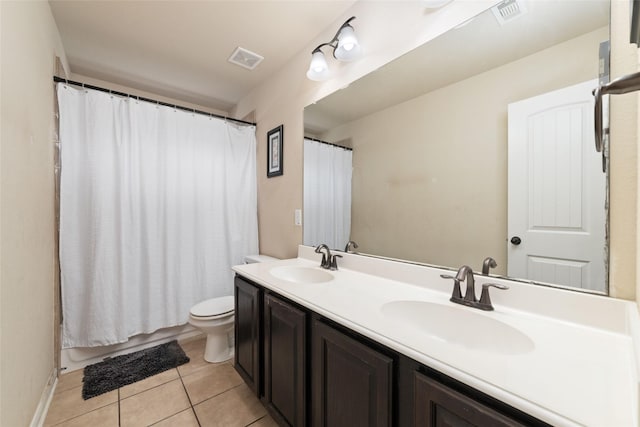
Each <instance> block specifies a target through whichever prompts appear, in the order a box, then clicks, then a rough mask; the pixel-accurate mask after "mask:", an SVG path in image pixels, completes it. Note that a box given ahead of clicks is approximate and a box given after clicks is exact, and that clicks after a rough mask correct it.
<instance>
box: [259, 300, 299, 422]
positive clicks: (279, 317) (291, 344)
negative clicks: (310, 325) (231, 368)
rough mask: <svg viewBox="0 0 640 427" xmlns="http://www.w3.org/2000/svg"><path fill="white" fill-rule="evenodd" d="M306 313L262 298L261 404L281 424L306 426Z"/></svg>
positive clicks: (288, 305) (284, 303)
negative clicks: (262, 381) (262, 382)
mask: <svg viewBox="0 0 640 427" xmlns="http://www.w3.org/2000/svg"><path fill="white" fill-rule="evenodd" d="M306 327H307V313H306V312H304V311H302V310H300V309H298V308H296V307H294V306H293V305H292V304H289V303H287V302H286V301H284V300H282V299H280V298H278V297H276V296H274V295H271V294H266V295H265V296H264V402H265V404H266V405H267V406H269V407H270V408H271V409H272V412H275V413H276V414H277V418H280V419H279V420H278V421H279V422H280V424H285V425H291V426H304V425H306V397H307V381H306V369H305V367H306V361H307V352H306V342H307V332H306Z"/></svg>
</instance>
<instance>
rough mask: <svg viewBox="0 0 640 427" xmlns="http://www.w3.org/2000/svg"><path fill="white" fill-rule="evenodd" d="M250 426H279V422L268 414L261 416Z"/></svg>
mask: <svg viewBox="0 0 640 427" xmlns="http://www.w3.org/2000/svg"><path fill="white" fill-rule="evenodd" d="M249 426H250V427H278V423H276V422H275V421H274V419H273V418H271V416H270V415H266V416H264V417H262V418H260V419H259V420H258V421H256V422H255V423H251V424H249Z"/></svg>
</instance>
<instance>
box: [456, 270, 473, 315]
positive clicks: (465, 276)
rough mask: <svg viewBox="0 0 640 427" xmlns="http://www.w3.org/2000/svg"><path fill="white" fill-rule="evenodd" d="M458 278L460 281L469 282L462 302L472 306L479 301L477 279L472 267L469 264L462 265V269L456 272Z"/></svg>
mask: <svg viewBox="0 0 640 427" xmlns="http://www.w3.org/2000/svg"><path fill="white" fill-rule="evenodd" d="M456 279H457V280H458V281H459V282H465V283H466V284H467V289H466V290H465V292H464V299H463V302H462V304H464V305H469V306H470V305H473V304H474V303H476V302H477V301H478V300H477V299H476V287H475V285H476V281H475V278H474V277H473V270H472V269H471V267H469V266H468V265H463V266H462V267H460V269H458V274H456Z"/></svg>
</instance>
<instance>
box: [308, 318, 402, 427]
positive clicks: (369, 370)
mask: <svg viewBox="0 0 640 427" xmlns="http://www.w3.org/2000/svg"><path fill="white" fill-rule="evenodd" d="M312 335H313V353H312V356H311V357H312V366H313V369H312V371H313V379H312V395H313V404H312V408H313V409H312V411H313V425H314V426H323V427H324V426H330V427H340V426H345V427H356V426H363V427H374V426H389V425H391V423H392V422H391V419H392V384H393V359H391V358H389V357H387V356H385V355H383V354H382V353H379V352H377V351H375V350H373V349H371V348H369V347H368V346H366V345H364V344H362V343H360V342H358V341H356V340H354V339H353V338H350V337H348V336H347V335H344V334H343V333H341V332H339V331H337V330H336V329H333V328H332V327H330V326H328V325H326V324H324V323H322V322H320V321H318V320H314V321H313V331H312Z"/></svg>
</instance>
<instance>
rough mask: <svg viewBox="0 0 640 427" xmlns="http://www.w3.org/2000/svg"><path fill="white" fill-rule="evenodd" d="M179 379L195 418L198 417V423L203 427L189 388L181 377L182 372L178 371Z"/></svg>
mask: <svg viewBox="0 0 640 427" xmlns="http://www.w3.org/2000/svg"><path fill="white" fill-rule="evenodd" d="M178 378H180V384H182V388H183V389H184V394H186V395H187V400H188V401H189V406H191V410H192V411H193V416H195V417H196V421H197V423H198V426H200V427H201V426H202V424H201V423H200V419H199V418H198V414H197V413H196V408H194V407H193V402H192V401H191V396H189V392H188V391H187V386H185V385H184V381H183V379H182V375H180V371H178Z"/></svg>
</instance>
